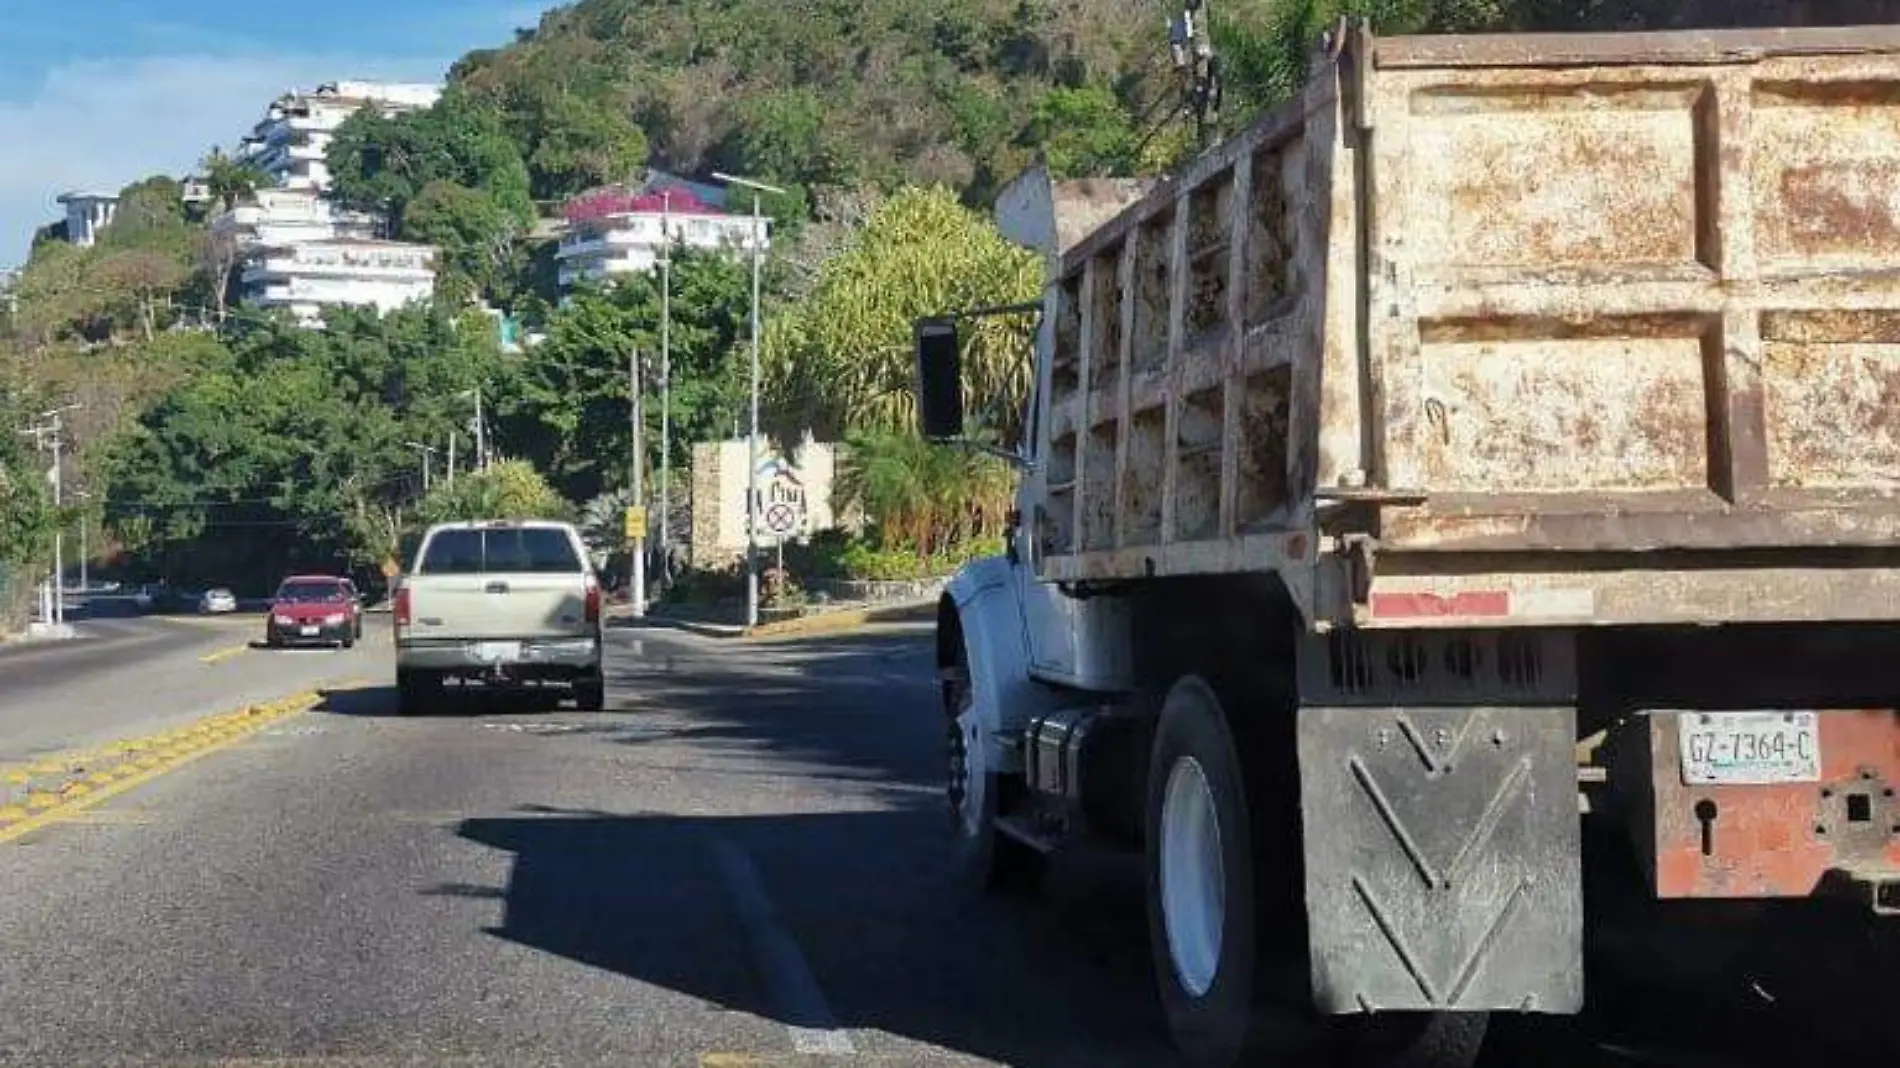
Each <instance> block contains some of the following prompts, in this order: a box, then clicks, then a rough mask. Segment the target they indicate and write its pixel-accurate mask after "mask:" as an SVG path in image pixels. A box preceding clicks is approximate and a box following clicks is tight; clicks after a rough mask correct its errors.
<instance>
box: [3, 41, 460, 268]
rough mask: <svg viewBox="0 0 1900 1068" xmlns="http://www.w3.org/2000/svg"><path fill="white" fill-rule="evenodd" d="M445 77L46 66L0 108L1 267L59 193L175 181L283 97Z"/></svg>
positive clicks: (340, 62)
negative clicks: (350, 84) (340, 83)
mask: <svg viewBox="0 0 1900 1068" xmlns="http://www.w3.org/2000/svg"><path fill="white" fill-rule="evenodd" d="M444 71H445V64H444V62H443V61H442V60H441V59H439V58H405V57H387V56H385V57H375V56H348V55H327V56H326V55H297V56H274V55H262V54H257V55H239V56H229V55H225V56H212V55H177V56H163V57H153V58H143V59H125V60H88V61H85V62H77V63H70V64H66V65H63V66H59V67H56V68H54V69H53V70H51V71H49V72H48V74H47V76H46V78H45V79H44V80H43V81H42V82H41V83H40V86H39V89H38V91H37V92H35V93H34V94H33V95H32V96H30V97H29V98H28V99H25V100H22V101H8V100H0V146H3V147H0V267H4V266H7V265H9V264H18V263H20V262H22V261H24V260H25V259H26V253H27V248H28V245H29V244H30V242H31V241H32V237H33V231H34V229H35V228H37V227H39V226H41V225H44V224H45V223H48V222H51V221H53V219H55V218H56V217H58V213H59V207H58V205H57V204H56V203H55V198H56V197H57V196H58V195H59V194H60V193H61V192H64V191H66V190H68V189H82V188H83V189H99V190H105V191H114V190H117V189H119V188H120V187H122V186H124V185H126V184H127V183H129V182H133V181H136V180H138V179H139V178H142V177H144V176H146V175H149V174H155V173H168V174H173V175H178V174H183V173H185V172H187V171H189V170H190V168H191V167H192V166H193V165H194V164H195V163H196V162H197V161H198V160H199V159H200V158H201V157H203V155H204V154H205V152H206V150H207V149H209V148H210V147H211V146H212V145H213V144H221V145H226V146H229V145H230V144H232V143H233V142H235V141H236V140H237V139H238V137H239V136H241V135H242V134H244V133H245V132H246V131H247V130H249V129H250V127H251V125H252V124H253V123H255V122H256V121H257V119H258V118H259V117H260V116H261V115H262V114H263V110H264V107H265V105H267V104H268V103H269V102H270V101H271V100H272V99H273V98H275V97H276V96H277V95H278V94H279V93H282V92H283V91H284V90H286V89H290V88H295V87H306V88H307V87H309V86H313V85H316V84H317V83H319V82H325V81H334V80H338V79H348V78H364V79H384V80H397V81H433V80H437V79H439V78H441V77H442V75H443V73H444Z"/></svg>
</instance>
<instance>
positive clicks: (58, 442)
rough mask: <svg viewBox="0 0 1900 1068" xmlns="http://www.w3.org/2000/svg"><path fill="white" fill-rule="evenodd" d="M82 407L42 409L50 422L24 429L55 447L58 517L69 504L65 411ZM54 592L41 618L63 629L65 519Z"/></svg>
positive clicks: (56, 547) (58, 528)
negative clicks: (64, 477) (64, 479)
mask: <svg viewBox="0 0 1900 1068" xmlns="http://www.w3.org/2000/svg"><path fill="white" fill-rule="evenodd" d="M81 407H83V405H79V404H68V405H65V406H64V407H60V408H53V409H51V410H49V411H44V412H41V413H40V418H41V419H45V420H47V422H46V423H44V424H41V425H39V426H35V427H33V428H31V429H29V430H26V431H24V433H26V434H29V435H31V436H32V437H33V440H34V441H36V442H37V443H39V446H40V447H41V448H47V447H48V446H49V444H50V447H51V449H52V452H53V470H52V471H51V472H50V475H51V480H52V483H53V511H54V513H55V516H56V517H57V513H58V512H59V510H60V508H62V507H63V506H64V504H65V500H64V496H63V494H62V493H61V489H62V482H61V478H62V472H61V470H60V468H61V467H62V466H64V464H63V459H64V454H63V450H64V447H65V442H64V434H65V429H66V422H65V415H66V413H67V412H72V411H78V410H79V409H80V408H81ZM51 593H52V603H50V604H48V605H47V610H46V611H45V612H43V613H41V618H43V619H45V620H46V621H47V622H48V623H51V624H52V625H53V626H54V627H55V628H59V629H63V628H64V627H65V625H66V524H65V523H64V522H55V524H54V526H53V582H52V590H51Z"/></svg>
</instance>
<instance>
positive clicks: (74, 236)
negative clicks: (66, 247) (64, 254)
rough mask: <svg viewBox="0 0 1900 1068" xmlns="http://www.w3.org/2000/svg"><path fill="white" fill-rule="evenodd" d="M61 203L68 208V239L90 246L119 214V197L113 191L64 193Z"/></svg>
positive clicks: (80, 244) (76, 243)
mask: <svg viewBox="0 0 1900 1068" xmlns="http://www.w3.org/2000/svg"><path fill="white" fill-rule="evenodd" d="M59 205H60V206H61V207H63V208H65V209H66V240H67V241H69V242H71V243H73V244H75V245H78V246H79V247H80V248H90V247H91V246H92V243H93V242H94V241H97V240H98V239H99V231H100V230H102V229H104V228H105V226H106V224H108V223H110V222H111V221H112V217H113V216H114V215H116V214H118V211H119V198H118V196H116V195H115V194H111V193H77V192H75V193H62V194H60V196H59Z"/></svg>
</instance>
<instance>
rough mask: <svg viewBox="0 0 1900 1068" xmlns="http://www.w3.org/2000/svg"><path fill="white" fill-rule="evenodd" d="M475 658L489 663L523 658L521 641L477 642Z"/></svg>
mask: <svg viewBox="0 0 1900 1068" xmlns="http://www.w3.org/2000/svg"><path fill="white" fill-rule="evenodd" d="M475 658H476V659H477V660H483V661H486V662H488V663H491V664H492V663H498V662H500V661H503V660H519V659H521V643H520V642H476V643H475Z"/></svg>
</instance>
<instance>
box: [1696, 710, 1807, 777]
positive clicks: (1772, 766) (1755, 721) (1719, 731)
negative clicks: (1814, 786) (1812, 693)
mask: <svg viewBox="0 0 1900 1068" xmlns="http://www.w3.org/2000/svg"><path fill="white" fill-rule="evenodd" d="M1677 723H1678V725H1679V727H1680V728H1681V730H1680V733H1681V748H1682V781H1683V782H1684V783H1687V784H1688V785H1691V786H1715V785H1767V784H1770V783H1782V782H1818V781H1820V778H1821V734H1820V728H1819V726H1818V725H1817V724H1816V722H1815V717H1814V713H1812V712H1687V713H1683V714H1682V716H1681V717H1680V718H1679V719H1678V720H1677Z"/></svg>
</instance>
